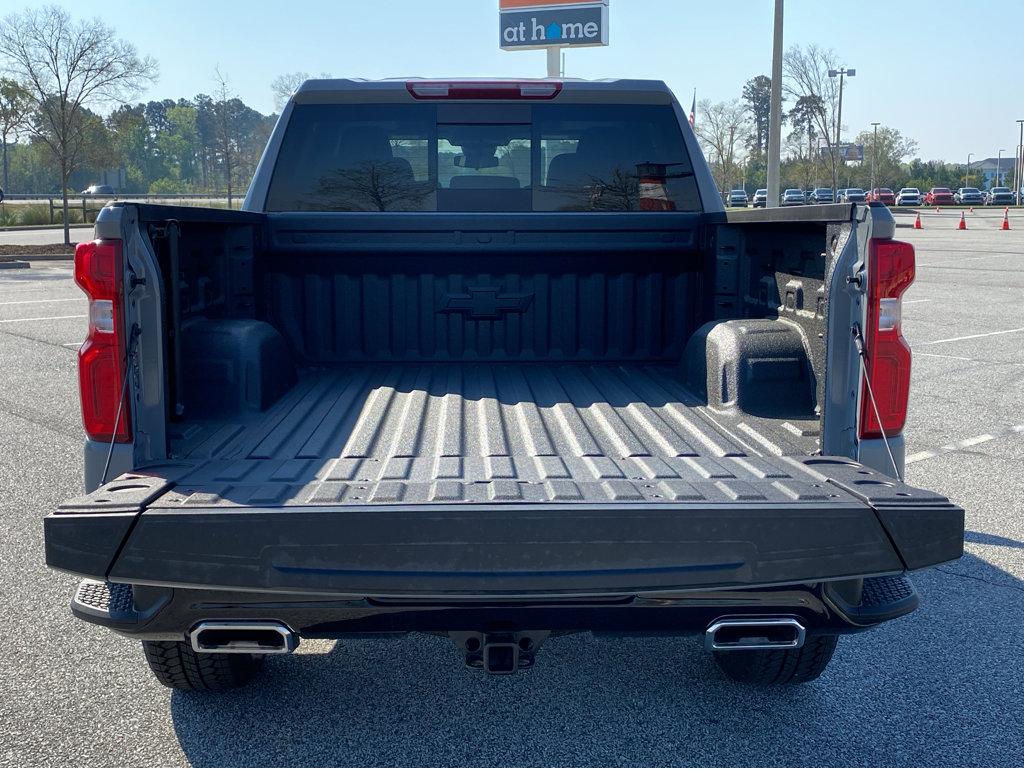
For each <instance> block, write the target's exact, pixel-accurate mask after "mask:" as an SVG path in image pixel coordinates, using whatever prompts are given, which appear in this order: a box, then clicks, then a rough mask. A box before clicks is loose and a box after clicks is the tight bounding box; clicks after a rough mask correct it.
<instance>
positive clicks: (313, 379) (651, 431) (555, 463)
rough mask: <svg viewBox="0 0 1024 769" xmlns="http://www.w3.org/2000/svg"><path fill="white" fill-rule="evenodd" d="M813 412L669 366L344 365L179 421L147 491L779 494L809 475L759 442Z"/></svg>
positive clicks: (195, 498) (281, 502) (795, 441)
mask: <svg viewBox="0 0 1024 769" xmlns="http://www.w3.org/2000/svg"><path fill="white" fill-rule="evenodd" d="M773 427H774V430H771V428H773ZM816 428H817V425H816V423H812V422H806V421H803V422H785V421H784V422H781V423H780V422H778V420H764V424H762V425H758V424H756V423H755V421H754V420H752V419H750V418H749V417H747V418H745V419H732V418H730V417H729V416H728V415H726V414H715V413H713V412H712V411H711V410H709V409H708V408H707V407H706V406H704V405H701V404H700V401H699V400H698V399H697V398H696V397H695V396H694V395H692V394H691V393H690V392H688V391H687V390H686V389H685V387H684V386H683V384H682V383H681V381H680V380H679V379H678V378H677V375H676V369H675V368H674V367H671V366H655V365H651V366H641V365H566V364H545V363H533V364H413V363H402V364H396V365H369V364H368V365H353V366H346V367H343V368H332V369H321V370H315V371H306V372H305V373H304V375H302V376H301V378H300V380H299V383H298V384H297V385H296V386H295V387H293V388H292V390H291V391H290V392H289V393H288V394H287V395H286V396H285V397H283V398H282V399H281V400H280V401H279V402H278V403H277V404H275V405H274V406H273V407H272V408H271V409H270V410H268V411H267V412H264V413H261V414H256V415H252V416H251V417H250V418H247V419H241V420H237V421H230V420H225V419H211V420H203V421H198V422H196V421H190V422H187V423H185V425H184V427H183V429H182V430H181V432H179V433H178V434H177V435H176V436H173V437H172V442H171V446H172V455H173V457H174V460H175V461H174V464H173V465H172V466H170V467H165V468H164V470H165V471H166V473H167V474H168V476H169V477H171V478H173V479H174V480H175V482H176V484H177V488H175V489H174V490H173V491H171V492H170V493H168V494H167V495H165V497H164V498H163V499H162V500H161V501H160V502H159V503H158V504H160V505H167V506H179V505H184V506H202V507H211V506H212V507H216V506H238V505H246V506H251V505H256V504H272V505H276V506H288V505H309V504H331V505H345V504H356V505H363V504H366V503H396V502H405V503H422V502H492V503H493V502H533V503H542V502H632V501H648V502H657V501H665V502H672V501H679V500H687V501H697V500H707V501H730V500H732V501H736V500H747V501H784V500H786V499H799V498H801V497H802V496H804V495H808V494H811V495H812V496H820V491H816V490H815V489H814V488H812V486H811V485H810V484H809V483H807V482H806V480H805V479H802V480H796V479H793V478H792V477H790V476H789V475H788V473H786V472H785V471H783V470H780V469H779V467H777V466H773V465H770V464H768V463H766V462H765V461H764V457H765V456H771V455H778V454H783V453H791V454H794V453H795V454H799V453H803V452H806V450H807V447H808V445H809V444H813V438H810V439H809V440H808V436H810V435H813V434H814V432H815V430H816ZM787 436H788V437H787ZM801 440H802V441H803V445H802V446H801V445H800V441H801ZM143 470H144V471H146V470H145V468H143ZM153 470H156V468H151V469H150V470H149V471H150V472H152V471H153Z"/></svg>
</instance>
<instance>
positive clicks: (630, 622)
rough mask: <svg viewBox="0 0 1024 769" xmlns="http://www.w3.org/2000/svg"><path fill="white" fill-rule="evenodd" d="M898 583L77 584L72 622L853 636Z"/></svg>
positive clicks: (302, 631)
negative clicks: (410, 589) (565, 586)
mask: <svg viewBox="0 0 1024 769" xmlns="http://www.w3.org/2000/svg"><path fill="white" fill-rule="evenodd" d="M918 603H919V599H918V595H917V592H916V590H915V589H914V587H913V584H912V583H911V582H910V580H909V578H908V577H907V576H906V575H891V576H887V577H875V578H868V579H864V580H845V581H842V582H834V583H824V584H812V585H807V584H802V585H792V586H783V587H775V588H758V589H750V590H722V591H679V592H675V593H659V594H655V595H651V594H639V595H621V596H607V597H604V598H596V597H591V598H583V597H578V598H540V597H534V598H532V599H529V600H524V599H496V598H491V599H476V600H470V599H462V600H459V599H447V600H441V599H432V600H415V599H392V600H386V599H369V598H350V599H343V598H332V597H329V596H310V595H305V594H274V595H270V594H267V593H247V592H238V591H215V590H195V589H183V588H167V587H148V586H141V585H135V586H133V585H126V584H119V583H104V582H94V581H92V580H86V581H84V582H83V583H82V584H81V585H80V586H79V588H78V590H77V592H76V594H75V597H74V599H73V600H72V603H71V608H72V611H73V613H74V614H75V616H77V617H79V618H80V619H83V620H86V621H88V622H91V623H94V624H98V625H102V626H104V627H108V628H110V629H112V630H115V631H117V632H119V633H121V634H123V635H127V636H131V637H134V638H139V639H142V640H154V641H180V640H182V639H183V638H184V636H185V635H186V634H187V633H188V632H189V631H190V630H191V629H193V628H195V627H196V626H198V625H199V624H200V623H203V622H210V621H213V622H242V621H247V622H274V623H280V624H283V625H285V626H287V628H288V629H290V630H291V631H292V632H293V633H295V634H296V635H298V636H300V637H303V638H340V637H344V636H346V635H347V636H351V635H360V636H365V635H385V634H396V633H412V632H420V633H436V634H448V633H458V632H464V631H465V632H494V631H498V630H501V631H525V630H543V631H545V632H552V633H556V634H558V633H574V632H594V633H605V634H619V635H622V634H627V635H648V634H671V635H699V634H703V633H704V632H705V630H706V629H707V628H708V627H709V626H710V625H711V624H712V623H713V622H715V621H717V620H720V619H723V618H734V619H735V618H741V619H742V618H760V617H778V616H785V617H793V618H795V619H797V620H798V621H799V622H800V623H801V625H803V627H804V628H806V629H807V632H808V634H810V635H817V634H835V633H853V632H857V631H860V630H864V629H867V628H871V627H874V626H876V625H878V624H880V623H882V622H885V621H888V620H891V619H895V618H897V617H900V616H903V615H905V614H908V613H910V612H912V611H913V610H914V609H915V608H917V606H918Z"/></svg>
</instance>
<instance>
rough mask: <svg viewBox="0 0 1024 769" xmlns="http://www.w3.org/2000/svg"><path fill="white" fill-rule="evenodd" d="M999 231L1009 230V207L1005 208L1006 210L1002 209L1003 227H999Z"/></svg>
mask: <svg viewBox="0 0 1024 769" xmlns="http://www.w3.org/2000/svg"><path fill="white" fill-rule="evenodd" d="M999 229H1001V230H1008V229H1010V208H1009V206H1007V207H1006V208H1004V209H1003V226H1002V227H1000V228H999Z"/></svg>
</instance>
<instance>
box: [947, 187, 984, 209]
mask: <svg viewBox="0 0 1024 769" xmlns="http://www.w3.org/2000/svg"><path fill="white" fill-rule="evenodd" d="M953 200H955V201H956V203H957V204H958V205H961V206H981V205H984V204H985V196H984V195H982V194H981V190H979V189H978V188H977V187H961V188H960V189H958V190H957V191H956V192H954V193H953Z"/></svg>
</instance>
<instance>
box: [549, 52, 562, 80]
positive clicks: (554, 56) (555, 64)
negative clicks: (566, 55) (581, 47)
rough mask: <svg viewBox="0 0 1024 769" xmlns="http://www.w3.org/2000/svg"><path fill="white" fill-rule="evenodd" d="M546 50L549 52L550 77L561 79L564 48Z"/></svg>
mask: <svg viewBox="0 0 1024 769" xmlns="http://www.w3.org/2000/svg"><path fill="white" fill-rule="evenodd" d="M546 50H547V52H548V77H559V76H560V75H561V69H562V48H561V46H556V45H553V46H551V47H549V48H547V49H546Z"/></svg>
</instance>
